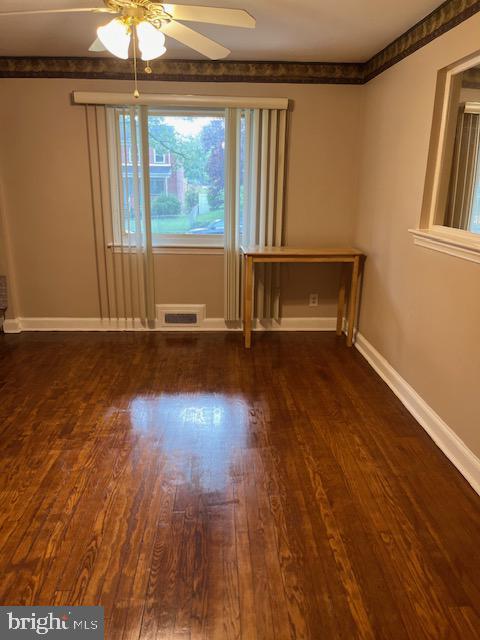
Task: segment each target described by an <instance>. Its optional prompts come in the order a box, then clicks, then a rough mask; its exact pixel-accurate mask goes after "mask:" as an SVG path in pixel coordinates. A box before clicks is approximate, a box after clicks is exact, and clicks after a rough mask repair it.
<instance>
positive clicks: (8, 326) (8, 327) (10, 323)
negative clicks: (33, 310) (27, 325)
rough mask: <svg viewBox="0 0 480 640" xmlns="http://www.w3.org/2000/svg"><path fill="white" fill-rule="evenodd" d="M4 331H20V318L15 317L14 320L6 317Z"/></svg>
mask: <svg viewBox="0 0 480 640" xmlns="http://www.w3.org/2000/svg"><path fill="white" fill-rule="evenodd" d="M3 331H4V332H5V333H20V332H21V331H22V326H21V324H20V320H19V318H14V319H13V320H8V319H6V320H5V321H4V323H3Z"/></svg>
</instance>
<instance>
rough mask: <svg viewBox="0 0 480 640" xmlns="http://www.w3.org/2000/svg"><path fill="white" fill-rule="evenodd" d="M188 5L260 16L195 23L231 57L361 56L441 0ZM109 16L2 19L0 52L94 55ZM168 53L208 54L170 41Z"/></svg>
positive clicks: (196, 0) (79, 0)
mask: <svg viewBox="0 0 480 640" xmlns="http://www.w3.org/2000/svg"><path fill="white" fill-rule="evenodd" d="M176 2H177V3H178V4H180V3H181V2H182V0H176ZM183 4H190V5H195V4H200V5H210V6H224V7H230V8H241V9H246V10H247V11H249V13H251V14H252V15H253V16H254V17H255V18H256V19H257V28H256V29H255V30H248V29H233V28H228V27H215V26H211V25H205V24H195V23H188V25H189V26H190V27H193V28H195V29H197V30H198V31H200V32H202V33H203V34H205V35H207V36H209V37H211V38H214V39H216V40H218V41H219V42H220V43H222V44H223V45H225V46H226V47H228V48H229V49H231V50H232V54H231V55H230V59H231V60H305V61H315V60H316V61H325V62H326V61H332V62H362V61H365V60H367V59H368V58H370V57H371V56H372V55H373V54H375V53H377V52H378V51H379V50H380V49H382V48H383V47H384V46H386V45H387V44H388V43H389V42H391V41H392V40H394V39H395V38H396V37H397V36H399V35H401V34H402V33H403V32H404V31H406V30H407V29H408V28H409V27H411V26H412V25H413V24H414V23H416V22H417V21H418V20H420V19H421V18H423V17H424V16H426V15H427V14H428V13H430V12H431V11H433V9H435V8H436V7H437V6H438V5H439V4H440V0H342V1H339V0H186V1H185V2H183ZM90 6H92V7H95V6H98V7H100V6H104V5H103V3H102V0H0V11H14V10H19V11H20V10H24V11H26V10H28V9H44V8H45V9H47V8H70V7H90ZM108 20H109V18H108V16H105V15H103V16H102V15H89V14H86V15H85V14H70V15H65V14H63V15H54V16H52V15H47V16H28V17H24V18H19V17H3V18H1V17H0V55H1V56H84V55H92V54H88V51H87V50H88V47H89V45H90V44H91V42H92V41H93V40H94V39H95V29H96V27H97V26H99V25H101V24H105V23H106V22H107V21H108ZM93 55H98V54H93ZM165 58H178V59H198V58H201V56H200V55H198V54H195V52H193V51H191V50H190V49H188V48H186V47H184V46H182V45H180V44H177V43H176V42H175V41H173V40H170V39H168V41H167V54H166V55H165Z"/></svg>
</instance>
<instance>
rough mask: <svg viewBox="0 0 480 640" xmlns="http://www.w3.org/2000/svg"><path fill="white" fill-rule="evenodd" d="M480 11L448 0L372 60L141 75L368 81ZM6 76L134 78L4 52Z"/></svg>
mask: <svg viewBox="0 0 480 640" xmlns="http://www.w3.org/2000/svg"><path fill="white" fill-rule="evenodd" d="M479 11H480V0H447V1H446V2H443V3H442V4H441V5H440V6H439V7H437V8H436V9H435V10H434V11H432V13H430V14H429V15H428V16H426V17H425V18H423V19H422V20H420V22H418V23H417V24H415V25H414V26H413V27H411V28H410V29H409V30H408V31H406V32H405V33H404V34H402V35H401V36H400V37H399V38H397V39H396V40H394V41H393V42H391V43H390V44H389V45H387V46H386V47H385V48H384V49H382V51H379V52H378V53H377V54H375V55H374V56H373V57H372V58H371V59H370V60H368V61H367V62H358V63H355V62H351V63H350V62H338V63H335V62H279V61H272V62H266V61H231V60H227V61H225V60H223V61H213V62H212V61H204V60H195V61H186V60H160V61H157V62H155V63H154V65H153V73H152V74H150V75H148V74H146V73H140V75H139V78H140V79H141V80H148V81H175V82H263V83H287V84H364V83H366V82H369V81H370V80H372V79H373V78H375V77H376V76H378V75H379V74H381V73H383V71H385V70H386V69H388V68H389V67H391V66H393V65H395V64H397V63H398V62H400V61H401V60H403V59H404V58H406V57H408V56H409V55H411V54H412V53H414V52H415V51H418V49H421V48H422V47H424V46H425V45H427V44H429V43H430V42H432V41H433V40H435V39H436V38H438V37H439V36H441V35H442V34H444V33H446V32H447V31H449V30H450V29H453V28H454V27H456V26H457V25H459V24H460V23H461V22H463V21H464V20H467V19H468V18H470V17H471V16H473V15H474V14H476V13H477V12H479ZM0 78H91V79H109V80H131V79H132V78H133V74H132V69H131V63H130V62H128V61H123V60H119V59H117V58H107V57H105V58H93V57H77V58H73V57H6V56H3V57H0Z"/></svg>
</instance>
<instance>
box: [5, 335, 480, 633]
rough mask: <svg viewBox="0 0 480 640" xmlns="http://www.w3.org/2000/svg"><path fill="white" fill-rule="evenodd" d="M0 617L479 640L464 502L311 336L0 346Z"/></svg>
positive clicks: (157, 629) (470, 527)
mask: <svg viewBox="0 0 480 640" xmlns="http://www.w3.org/2000/svg"><path fill="white" fill-rule="evenodd" d="M0 422H1V445H0V446H1V449H2V458H1V470H2V476H1V485H0V491H1V502H0V523H1V537H0V547H1V550H0V575H1V581H0V604H9V605H14V604H45V605H52V604H67V605H77V604H91V605H93V604H101V605H103V606H104V607H105V615H106V625H107V632H106V638H107V639H108V640H121V639H123V640H153V639H160V638H161V639H163V638H169V639H177V640H182V639H186V638H189V639H191V640H199V639H201V638H202V639H207V640H216V639H221V640H224V639H230V638H241V639H243V640H254V639H256V638H258V639H267V638H277V639H282V640H283V639H285V640H286V639H289V638H292V639H293V638H295V639H297V638H306V639H314V640H330V639H344V638H345V639H347V640H352V639H354V638H375V639H377V638H379V639H386V640H396V639H402V640H403V639H413V640H421V639H422V638H432V639H435V640H439V639H442V638H448V639H451V638H459V639H461V640H468V639H474V638H475V639H476V638H480V552H479V541H480V536H479V534H480V497H479V496H477V495H476V494H475V493H474V492H473V490H472V489H471V488H470V487H469V485H468V484H467V483H466V482H465V481H464V480H463V478H462V477H461V476H460V474H459V473H458V472H457V471H456V470H455V469H454V467H453V466H452V465H451V464H450V463H449V462H448V461H447V459H446V458H445V457H444V456H443V454H442V453H441V452H440V451H439V450H438V449H437V448H436V447H435V445H434V444H433V442H432V441H431V440H430V439H429V438H428V436H427V435H426V434H425V432H424V431H423V430H422V429H421V428H420V427H419V426H418V425H417V424H416V422H415V421H414V420H413V419H412V418H411V416H410V415H409V414H408V413H407V411H406V410H405V409H404V408H403V406H402V405H401V404H400V402H399V401H398V400H397V399H396V398H395V397H394V396H393V395H392V393H391V392H390V391H389V390H388V388H387V387H386V386H385V385H384V384H383V382H382V381H381V380H380V379H379V378H378V377H377V376H376V375H375V374H374V373H373V371H372V370H371V369H370V368H369V366H368V365H367V363H366V362H365V361H364V360H363V358H362V357H361V356H360V355H359V354H358V352H356V351H355V350H348V349H347V348H346V347H345V346H344V343H343V341H342V340H341V339H338V338H336V337H335V336H333V335H331V334H279V333H277V334H267V335H257V336H256V338H255V346H254V348H253V350H252V351H251V352H247V351H245V350H244V349H243V347H242V339H241V336H240V335H233V334H228V335H225V334H167V335H165V334H163V335H162V334H158V333H152V334H118V333H112V334H22V335H18V336H14V335H10V336H2V337H0Z"/></svg>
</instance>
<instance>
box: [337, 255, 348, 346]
mask: <svg viewBox="0 0 480 640" xmlns="http://www.w3.org/2000/svg"><path fill="white" fill-rule="evenodd" d="M341 269H342V271H341V273H340V288H339V290H338V310H337V336H341V335H342V331H343V320H344V316H345V289H346V283H347V273H346V271H347V269H346V265H345V264H342V266H341Z"/></svg>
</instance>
